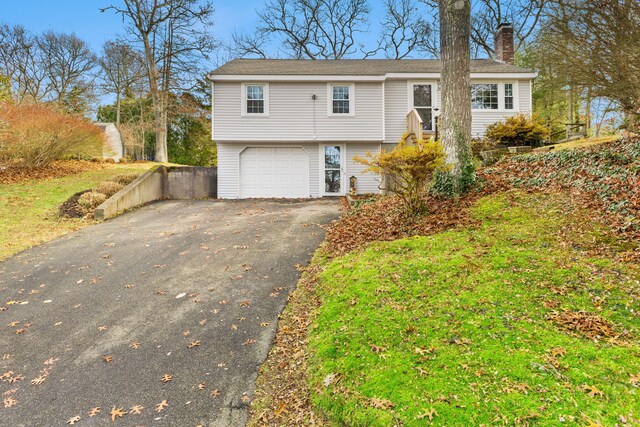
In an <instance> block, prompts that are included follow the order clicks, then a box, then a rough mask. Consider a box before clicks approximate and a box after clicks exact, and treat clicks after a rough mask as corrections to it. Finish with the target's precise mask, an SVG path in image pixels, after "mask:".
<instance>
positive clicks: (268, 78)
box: [209, 72, 538, 82]
mask: <svg viewBox="0 0 640 427" xmlns="http://www.w3.org/2000/svg"><path fill="white" fill-rule="evenodd" d="M470 77H471V78H472V79H504V80H507V79H516V80H528V79H534V78H536V77H538V73H500V72H495V73H471V74H470ZM387 79H440V73H386V74H383V75H376V76H362V75H335V74H327V75H316V74H314V75H299V74H298V75H282V74H262V75H261V74H247V75H243V74H210V75H209V80H211V81H214V82H225V81H226V82H238V81H240V82H242V81H253V82H299V81H301V82H341V81H345V80H348V81H353V82H383V81H385V80H387Z"/></svg>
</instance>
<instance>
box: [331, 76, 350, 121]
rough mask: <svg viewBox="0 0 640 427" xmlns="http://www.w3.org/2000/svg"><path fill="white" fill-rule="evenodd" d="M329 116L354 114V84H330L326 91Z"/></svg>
mask: <svg viewBox="0 0 640 427" xmlns="http://www.w3.org/2000/svg"><path fill="white" fill-rule="evenodd" d="M328 92H329V93H328V99H329V106H328V109H329V115H330V116H353V115H355V105H354V102H353V101H354V85H353V84H346V83H337V84H330V85H329V91H328Z"/></svg>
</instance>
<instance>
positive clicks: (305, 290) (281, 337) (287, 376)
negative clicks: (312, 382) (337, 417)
mask: <svg viewBox="0 0 640 427" xmlns="http://www.w3.org/2000/svg"><path fill="white" fill-rule="evenodd" d="M318 272H319V268H318V267H312V270H311V269H308V270H307V271H306V272H305V273H304V274H303V276H302V278H301V280H300V282H299V283H298V287H297V288H296V290H295V291H294V293H293V294H292V295H291V296H290V298H289V308H290V309H288V310H287V311H285V312H284V313H283V314H282V316H281V318H280V323H279V327H278V334H277V335H276V339H275V342H274V345H273V347H272V348H271V351H270V352H269V356H268V358H267V360H266V361H265V363H264V365H263V366H262V370H263V371H265V372H269V373H270V374H269V375H268V376H267V375H259V376H258V379H257V387H256V392H255V397H254V400H253V402H252V404H251V407H250V413H251V416H250V419H249V422H248V424H247V425H248V426H249V427H258V426H259V427H263V426H291V427H299V426H301V425H309V426H324V425H326V424H325V422H324V420H323V419H322V417H321V416H320V415H319V414H316V413H315V412H314V410H313V407H312V406H311V400H310V390H309V385H308V382H307V377H306V369H307V354H306V350H305V348H306V339H307V337H306V336H307V329H308V327H309V324H310V316H309V315H310V313H311V312H312V311H313V310H315V308H316V307H318V305H319V301H318V300H317V298H315V296H314V289H315V281H316V275H317V274H318ZM276 292H277V291H276Z"/></svg>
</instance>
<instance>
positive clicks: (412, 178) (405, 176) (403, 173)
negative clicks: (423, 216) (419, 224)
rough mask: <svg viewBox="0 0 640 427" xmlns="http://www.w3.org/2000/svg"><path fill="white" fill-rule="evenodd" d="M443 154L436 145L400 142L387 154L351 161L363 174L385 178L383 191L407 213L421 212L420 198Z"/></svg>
mask: <svg viewBox="0 0 640 427" xmlns="http://www.w3.org/2000/svg"><path fill="white" fill-rule="evenodd" d="M444 158H445V156H444V152H443V150H442V147H441V146H440V144H439V143H438V142H431V141H416V142H415V143H413V144H410V143H408V142H407V141H406V139H405V138H403V139H402V140H401V141H400V143H399V144H398V145H397V146H396V147H394V149H393V150H391V151H382V152H381V153H379V154H376V155H375V156H371V155H369V156H367V158H363V157H359V156H356V157H355V158H354V160H355V161H356V162H358V163H361V164H363V165H366V166H367V169H365V172H373V173H376V174H379V175H382V176H384V177H386V179H385V181H386V183H385V187H386V188H385V190H387V191H390V192H392V193H393V194H395V195H397V196H398V197H400V199H402V202H403V204H404V207H405V208H406V209H407V210H408V211H409V212H411V213H419V212H421V211H423V210H424V209H425V203H424V196H425V195H426V193H427V191H429V184H430V183H431V180H432V178H433V173H434V172H435V171H436V170H439V169H443V168H444Z"/></svg>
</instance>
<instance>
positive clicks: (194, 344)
mask: <svg viewBox="0 0 640 427" xmlns="http://www.w3.org/2000/svg"><path fill="white" fill-rule="evenodd" d="M198 346H200V341H198V340H196V341H191V342H190V343H189V345H188V346H187V347H188V348H194V347H198Z"/></svg>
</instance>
